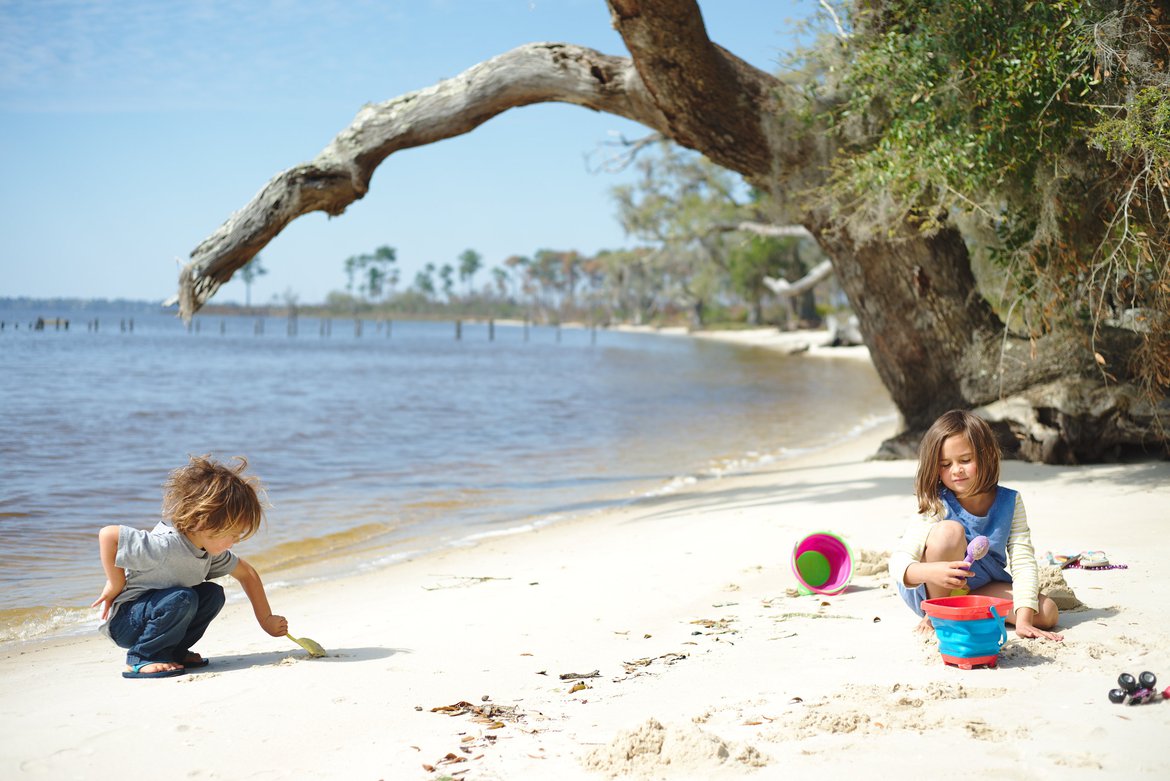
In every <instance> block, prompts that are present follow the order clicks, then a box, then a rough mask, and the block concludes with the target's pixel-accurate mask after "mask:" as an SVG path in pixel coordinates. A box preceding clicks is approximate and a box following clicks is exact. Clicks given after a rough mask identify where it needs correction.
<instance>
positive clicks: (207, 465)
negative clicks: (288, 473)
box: [163, 456, 264, 540]
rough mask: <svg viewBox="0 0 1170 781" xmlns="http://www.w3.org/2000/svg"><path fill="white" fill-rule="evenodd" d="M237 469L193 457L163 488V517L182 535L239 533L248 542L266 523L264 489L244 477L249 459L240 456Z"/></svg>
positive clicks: (174, 472) (237, 459) (236, 460)
mask: <svg viewBox="0 0 1170 781" xmlns="http://www.w3.org/2000/svg"><path fill="white" fill-rule="evenodd" d="M233 461H235V462H236V463H235V464H234V465H233V466H228V465H226V464H222V463H219V462H218V461H215V460H213V459H212V458H211V456H191V460H190V462H188V464H187V465H186V466H183V467H180V468H178V469H176V470H175V471H173V472H171V475H170V477H169V478H167V482H166V483H165V485H164V486H163V516H164V517H165V518H168V519H169V520H170V522H171V525H172V526H174V527H175V529H177V530H178V531H179V532H181V533H184V534H186V533H189V532H205V531H210V532H227V531H238V532H239V534H240V539H241V540H246V539H248V538H249V537H251V536H252V535H253V534H255V533H256V532H257V531H259V530H260V524H261V523H262V522H263V520H264V499H263V494H264V487H263V486H262V485H261V483H260V480H259V479H258V478H256V477H254V476H252V475H244V474H243V472H244V470H245V469H247V468H248V459H246V458H244V457H243V456H236V457H235V458H234V459H233Z"/></svg>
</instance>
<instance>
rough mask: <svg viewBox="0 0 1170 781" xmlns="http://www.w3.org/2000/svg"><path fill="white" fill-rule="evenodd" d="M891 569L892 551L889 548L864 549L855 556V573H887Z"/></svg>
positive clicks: (864, 574)
mask: <svg viewBox="0 0 1170 781" xmlns="http://www.w3.org/2000/svg"><path fill="white" fill-rule="evenodd" d="M889 571H890V552H889V551H888V550H884V551H876V550H863V551H861V552H859V553H858V554H857V556H856V557H854V560H853V574H854V575H860V576H863V577H864V576H866V575H886V574H888V573H889Z"/></svg>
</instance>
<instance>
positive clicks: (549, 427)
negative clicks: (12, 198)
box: [0, 308, 893, 641]
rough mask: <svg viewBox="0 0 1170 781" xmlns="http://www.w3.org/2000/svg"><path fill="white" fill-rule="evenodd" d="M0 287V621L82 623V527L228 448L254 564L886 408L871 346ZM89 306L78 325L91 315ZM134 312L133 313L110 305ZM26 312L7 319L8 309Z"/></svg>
mask: <svg viewBox="0 0 1170 781" xmlns="http://www.w3.org/2000/svg"><path fill="white" fill-rule="evenodd" d="M58 314H59V313H56V312H48V311H36V312H19V311H14V310H11V309H8V310H5V309H3V308H0V320H3V321H6V327H5V328H4V329H3V330H0V546H2V548H3V552H4V553H3V556H2V557H0V641H4V640H13V639H19V638H24V637H30V636H35V635H38V634H44V633H52V632H67V631H77V630H80V629H84V628H87V627H90V626H96V620H95V618H94V616H93V614H92V612H91V611H89V610H88V607H87V606H88V605H89V603H90V602H92V600H93V599H94V597H95V596H96V594H97V593H98V592H99V591H100V589H101V585H102V582H103V575H102V572H101V567H100V565H99V564H98V561H97V550H96V533H97V529H98V528H100V527H101V526H103V525H106V524H119V523H120V524H127V525H130V526H135V527H140V528H149V527H150V526H152V525H153V524H154V523H155V522H156V521H157V519H158V517H159V508H160V504H161V486H162V483H163V482H164V481H165V480H166V477H167V474H168V472H169V471H170V470H171V469H173V468H175V467H177V466H180V465H182V464H183V463H185V462H186V460H187V456H188V455H189V454H204V453H211V454H213V455H215V456H217V457H220V458H228V457H231V456H235V455H245V456H247V457H248V460H249V463H250V465H251V468H250V471H251V472H253V473H255V474H257V475H258V476H260V478H261V479H262V480H263V481H264V483H265V485H266V486H267V489H268V493H269V500H270V502H271V504H272V507H271V509H270V510H269V512H268V523H267V526H266V528H265V529H264V530H263V531H261V533H260V534H259V535H257V536H256V537H254V538H252V539H250V540H248V541H247V542H245V543H243V544H242V545H241V546H240V547H239V549H238V552H239V553H240V554H241V555H243V556H244V557H245V558H247V559H248V560H249V561H251V562H253V563H254V564H256V565H257V567H258V568H259V569H260V570H261V572H262V573H263V574H264V577H265V580H266V582H267V583H269V584H270V586H271V587H274V588H278V587H279V585H280V584H281V583H282V582H293V581H297V580H303V579H306V578H312V577H330V576H332V575H335V574H337V573H339V572H341V571H343V570H348V571H352V569H353V566H354V563H355V562H358V563H359V565H361V566H384V565H388V564H390V563H392V562H393V561H394V560H396V559H400V558H402V557H404V556H408V555H412V554H414V553H417V552H419V551H422V550H427V549H432V548H435V547H438V546H442V545H451V544H459V542H460V541H465V540H468V539H471V538H474V537H475V536H478V535H483V534H492V533H503V532H510V531H515V530H522V529H524V528H531V527H532V526H535V525H541V524H545V523H551V522H555V521H556V520H559V519H563V518H567V517H573V516H577V515H580V514H582V513H586V512H589V511H592V510H595V509H598V508H601V507H605V506H608V505H611V504H614V503H619V502H628V501H631V500H633V499H636V498H637V497H639V496H645V495H647V494H649V493H653V492H656V491H662V490H669V489H670V488H671V486H673V485H676V484H677V483H678V481H679V480H684V479H687V478H693V477H700V478H701V477H703V476H705V475H713V474H719V473H721V472H724V471H728V470H732V471H734V470H739V469H746V468H750V467H751V466H753V465H756V464H759V463H761V462H764V461H767V460H769V459H772V458H782V457H784V456H785V455H788V454H791V453H794V452H799V451H802V450H807V449H810V448H816V447H821V446H825V445H827V444H830V443H832V442H834V441H838V440H840V439H842V438H844V437H847V436H850V435H851V434H853V433H856V431H857V430H858V429H859V427H864V426H867V425H873V424H875V423H878V422H881V421H885V420H889V419H890V417H891V416H892V414H893V407H892V405H891V403H890V401H889V396H888V394H887V393H886V391H885V389H884V388H883V387H882V385H881V383H880V382H879V381H878V379H877V376H876V374H875V372H874V370H873V368H872V367H871V366H870V365H869V364H868V363H865V362H860V361H852V360H809V359H801V358H798V357H788V356H783V355H780V354H778V353H775V352H771V351H767V350H762V349H757V348H747V347H739V346H733V345H726V344H717V343H710V342H703V341H699V340H692V339H686V338H681V337H666V336H658V335H652V334H630V333H620V332H611V331H605V330H599V331H597V332H596V333H591V332H590V331H589V330H585V329H568V328H566V329H562V330H560V331H558V330H557V329H555V328H551V327H532V328H529V329H527V331H526V330H525V329H524V328H523V327H521V326H507V325H497V326H496V327H495V331H494V337H495V338H494V340H489V332H488V327H487V326H486V325H483V324H464V326H463V329H462V339H461V340H458V341H457V340H456V339H455V338H454V325H453V324H452V323H417V322H394V323H393V327H392V328H391V329H384V328H376V327H375V326H374V324H372V323H366V324H365V326H364V329H363V333H362V335H361V336H360V337H358V336H356V335H355V333H354V327H353V324H352V323H351V322H346V321H342V320H334V321H332V324H331V331H330V333H329V335H323V333H322V324H321V323H319V322H318V321H316V320H313V319H309V318H301V319H300V322H299V327H298V334H297V335H295V336H290V335H288V332H287V328H286V322H285V321H284V320H283V319H275V318H269V319H268V320H267V321H266V322H265V328H264V332H263V333H257V332H256V322H257V321H256V320H255V319H249V318H222V319H221V318H218V317H215V316H205V317H201V318H199V319H198V320H197V322H198V324H199V329H198V331H191V332H188V331H187V330H185V329H184V327H183V326H182V324H181V323H180V322H179V321H178V320H176V319H175V318H174V317H172V316H171V315H169V314H166V313H157V314H153V313H152V314H143V313H135V314H133V315H129V314H126V315H116V314H111V313H109V312H101V313H78V312H69V313H60V315H61V316H63V317H68V318H69V319H70V321H71V322H70V328H69V330H68V331H64V330H56V329H55V328H54V327H53V326H51V325H50V326H49V328H48V330H46V331H43V332H31V331H29V330H28V328H27V324H28V322H29V321H30V320H34V319H35V318H36V316H37V315H43V316H46V317H56V316H58ZM95 316H96V317H98V318H100V328H99V329H98V330H97V331H96V332H95V331H91V330H88V329H87V327H86V324H87V320H89V319H92V318H93V317H95ZM131 317H132V318H133V330H132V331H131V330H129V328H128V327H125V328H124V326H128V320H129V319H130V318H131ZM14 321H17V322H20V323H21V326H20V328H19V329H15V328H14V327H13V322H14Z"/></svg>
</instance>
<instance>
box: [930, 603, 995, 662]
mask: <svg viewBox="0 0 1170 781" xmlns="http://www.w3.org/2000/svg"><path fill="white" fill-rule="evenodd" d="M922 609H923V610H924V611H925V612H926V615H927V616H929V617H930V623H931V624H933V625H934V633H935V635H936V636H937V637H938V652H939V654H941V655H942V658H943V662H945V663H946V664H951V665H954V666H956V667H961V668H962V669H964V670H970V669H972V668H974V667H995V666H996V664H997V663H998V662H999V649H1000V648H1002V647H1003V644H1004V643H1006V642H1007V627H1006V620H1005V619H1006V618H1007V616H1008V615H1010V614H1011V610H1012V601H1011V600H1010V599H1000V598H998V597H981V596H976V595H967V596H963V597H940V598H938V599H927V600H925V601H924V602H923V603H922Z"/></svg>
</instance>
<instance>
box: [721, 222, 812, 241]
mask: <svg viewBox="0 0 1170 781" xmlns="http://www.w3.org/2000/svg"><path fill="white" fill-rule="evenodd" d="M719 230H724V231H743V232H744V233H754V234H756V235H757V236H766V237H768V238H771V239H781V238H787V237H795V238H798V239H811V238H812V234H811V233H809V232H808V228H806V227H804V226H803V225H772V224H769V223H766V222H748V221H745V222H740V223H736V224H734V225H720V226H719Z"/></svg>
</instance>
